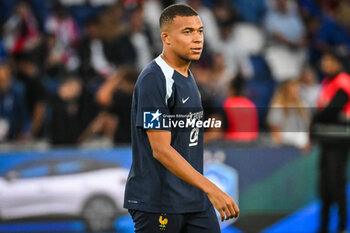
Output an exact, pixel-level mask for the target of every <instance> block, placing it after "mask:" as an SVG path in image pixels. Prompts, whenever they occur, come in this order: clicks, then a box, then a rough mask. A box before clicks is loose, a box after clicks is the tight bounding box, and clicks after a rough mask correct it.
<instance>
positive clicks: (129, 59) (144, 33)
mask: <svg viewBox="0 0 350 233" xmlns="http://www.w3.org/2000/svg"><path fill="white" fill-rule="evenodd" d="M127 28H128V30H126V31H125V32H124V33H123V34H121V35H120V36H118V38H117V39H116V40H115V42H114V43H113V45H111V49H110V51H111V52H112V53H113V54H110V58H111V60H112V61H113V62H114V63H115V64H116V65H117V66H120V65H132V66H135V67H136V68H137V69H139V70H140V69H141V68H143V67H145V66H146V65H147V64H148V63H149V62H150V61H151V60H152V58H153V56H154V54H153V53H152V47H153V40H152V36H151V34H150V33H151V32H150V29H149V27H148V25H146V23H145V21H144V9H143V6H142V5H138V6H137V7H135V8H134V9H132V10H131V12H130V18H129V20H128V25H127Z"/></svg>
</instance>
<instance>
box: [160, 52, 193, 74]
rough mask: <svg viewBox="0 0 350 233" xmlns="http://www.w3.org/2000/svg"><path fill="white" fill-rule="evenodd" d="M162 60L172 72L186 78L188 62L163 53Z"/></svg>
mask: <svg viewBox="0 0 350 233" xmlns="http://www.w3.org/2000/svg"><path fill="white" fill-rule="evenodd" d="M161 57H162V59H163V60H164V61H165V62H166V63H167V64H168V65H169V66H170V67H171V68H173V69H174V70H176V71H177V72H179V73H180V74H182V75H183V76H185V77H188V69H189V68H190V64H191V62H190V61H185V60H183V59H181V58H179V57H178V56H176V55H173V56H171V55H170V54H168V53H166V52H165V51H163V52H162V54H161Z"/></svg>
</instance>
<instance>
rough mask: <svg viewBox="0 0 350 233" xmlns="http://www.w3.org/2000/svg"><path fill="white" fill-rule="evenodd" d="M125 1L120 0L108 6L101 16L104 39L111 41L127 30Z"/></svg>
mask: <svg viewBox="0 0 350 233" xmlns="http://www.w3.org/2000/svg"><path fill="white" fill-rule="evenodd" d="M123 10H124V9H123V3H122V2H121V1H118V2H117V3H116V4H114V5H112V6H110V7H108V8H107V9H106V10H105V11H104V12H102V14H101V16H100V27H99V28H100V30H101V36H102V38H103V39H104V40H106V41H108V42H110V41H112V40H114V39H115V38H117V37H118V36H119V35H121V34H122V33H123V32H124V30H125V28H124V27H125V25H123V22H122V20H123V16H124V14H123Z"/></svg>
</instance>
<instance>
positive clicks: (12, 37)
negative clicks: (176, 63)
mask: <svg viewBox="0 0 350 233" xmlns="http://www.w3.org/2000/svg"><path fill="white" fill-rule="evenodd" d="M175 2H181V3H188V4H190V5H191V6H192V7H193V8H194V9H195V10H197V11H198V13H199V15H200V17H201V19H202V22H203V25H204V28H205V29H204V31H205V48H204V51H203V55H202V58H201V59H200V60H199V61H197V62H193V63H192V65H191V71H192V73H193V74H194V76H195V78H196V79H197V83H198V86H199V90H200V92H201V98H202V102H203V107H204V109H205V113H206V116H207V117H215V118H216V119H222V120H223V121H224V122H225V128H224V129H222V130H221V131H217V130H215V131H214V130H213V131H211V130H209V132H207V134H206V137H205V140H206V142H210V141H217V140H226V141H235V142H256V141H258V140H259V138H260V137H261V135H262V133H261V132H270V134H268V135H269V137H270V139H271V143H272V144H273V145H289V146H295V147H298V148H300V149H305V148H308V146H309V136H308V131H309V125H310V121H311V117H312V115H313V114H314V112H315V110H314V109H315V107H316V102H317V98H318V95H319V90H320V82H321V81H322V80H323V79H324V78H325V76H327V74H326V73H325V72H324V69H322V66H321V58H322V57H323V56H324V54H327V53H328V52H330V51H332V53H336V56H337V58H339V61H340V62H341V63H342V64H343V66H342V67H343V69H344V71H347V69H349V68H350V66H349V64H348V63H349V61H350V59H348V58H349V56H350V1H348V0H220V1H213V0H202V1H201V0H187V1H171V0H167V1H158V0H86V1H84V0H79V1H78V0H61V1H58V0H46V1H40V0H26V1H23V0H21V1H20V0H17V1H13V0H4V1H1V2H0V25H1V27H0V141H1V142H8V141H28V140H29V141H31V140H38V139H44V140H48V141H49V142H51V143H52V144H53V145H55V146H57V145H77V144H79V143H82V142H86V141H89V140H91V139H93V138H95V137H105V138H109V139H111V140H112V141H113V142H114V143H115V144H123V143H130V140H131V138H130V105H131V97H132V91H133V86H134V84H135V82H136V80H137V76H138V74H139V72H140V71H141V69H142V68H143V67H144V66H146V65H147V63H149V62H150V61H151V60H152V59H153V58H155V57H156V56H158V55H159V54H160V53H161V49H162V43H161V40H160V35H159V34H160V33H159V25H158V17H159V15H160V13H161V11H162V9H163V8H164V7H166V6H168V5H169V4H172V3H175Z"/></svg>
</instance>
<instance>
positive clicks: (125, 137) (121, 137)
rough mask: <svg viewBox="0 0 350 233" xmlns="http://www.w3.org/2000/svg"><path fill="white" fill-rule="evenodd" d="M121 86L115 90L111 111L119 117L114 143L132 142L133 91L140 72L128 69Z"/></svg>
mask: <svg viewBox="0 0 350 233" xmlns="http://www.w3.org/2000/svg"><path fill="white" fill-rule="evenodd" d="M124 72H125V73H124V75H123V77H122V80H121V81H120V84H119V88H118V89H117V90H115V91H114V93H113V97H112V103H111V106H110V107H109V112H110V113H111V114H113V115H114V116H116V117H117V122H118V123H117V129H116V131H115V134H114V140H113V141H114V143H115V144H118V143H131V128H130V125H131V122H130V113H131V102H132V92H133V90H134V86H135V83H136V80H137V77H138V75H139V72H137V71H135V70H132V69H126V70H125V71H124Z"/></svg>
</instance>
